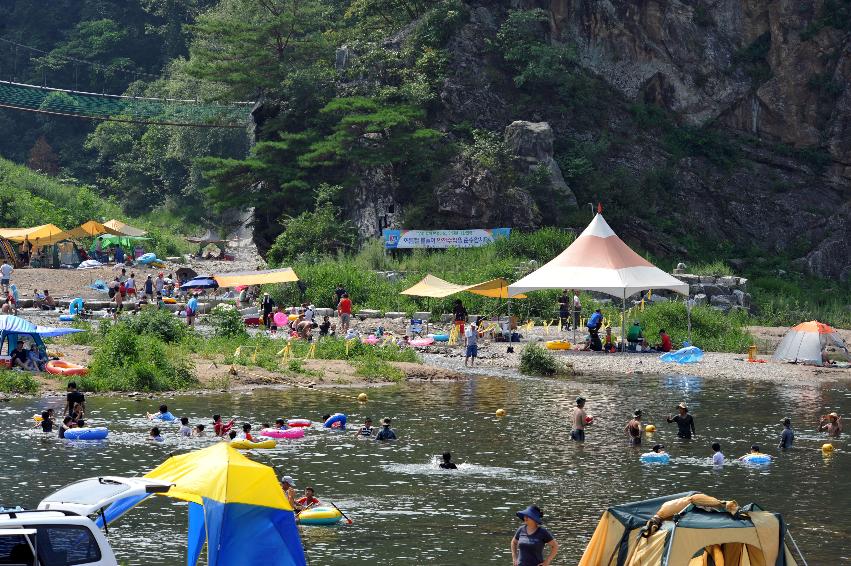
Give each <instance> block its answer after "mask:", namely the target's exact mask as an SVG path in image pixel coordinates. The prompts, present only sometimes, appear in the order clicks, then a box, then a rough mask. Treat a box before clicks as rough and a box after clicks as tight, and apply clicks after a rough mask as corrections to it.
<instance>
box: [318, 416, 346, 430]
mask: <svg viewBox="0 0 851 566" xmlns="http://www.w3.org/2000/svg"><path fill="white" fill-rule="evenodd" d="M334 423H340V426H339V427H338V428H346V415H344V414H343V413H336V414H334V415H331V416H330V417H329V418H328V420H327V421H325V423H324V424H323V425H322V426H324V427H325V428H332V427H333V426H334Z"/></svg>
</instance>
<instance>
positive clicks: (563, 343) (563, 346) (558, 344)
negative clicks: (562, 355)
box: [546, 340, 571, 350]
mask: <svg viewBox="0 0 851 566" xmlns="http://www.w3.org/2000/svg"><path fill="white" fill-rule="evenodd" d="M546 345H547V350H570V346H571V344H570V342H568V341H567V340H550V341H549V342H547V344H546Z"/></svg>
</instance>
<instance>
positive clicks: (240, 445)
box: [230, 438, 278, 450]
mask: <svg viewBox="0 0 851 566" xmlns="http://www.w3.org/2000/svg"><path fill="white" fill-rule="evenodd" d="M230 445H231V446H233V447H234V448H237V449H239V450H250V449H252V448H274V447H275V446H277V445H278V443H277V442H275V441H274V440H272V439H271V438H269V439H267V440H261V441H260V442H251V441H250V440H244V439H241V440H233V441H231V443H230Z"/></svg>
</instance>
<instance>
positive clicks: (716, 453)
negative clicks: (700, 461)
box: [712, 442, 724, 466]
mask: <svg viewBox="0 0 851 566" xmlns="http://www.w3.org/2000/svg"><path fill="white" fill-rule="evenodd" d="M712 452H713V454H712V465H713V466H723V465H724V454H723V453H722V452H721V444H719V443H718V442H713V443H712Z"/></svg>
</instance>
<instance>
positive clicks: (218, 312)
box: [208, 304, 248, 338]
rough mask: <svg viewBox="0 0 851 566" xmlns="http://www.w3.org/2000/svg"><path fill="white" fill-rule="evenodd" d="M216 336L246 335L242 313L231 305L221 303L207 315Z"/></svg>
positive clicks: (237, 336)
mask: <svg viewBox="0 0 851 566" xmlns="http://www.w3.org/2000/svg"><path fill="white" fill-rule="evenodd" d="M208 319H209V321H210V324H212V326H213V330H214V332H215V334H216V336H219V337H221V338H244V337H246V336H248V332H246V331H245V323H244V322H243V320H242V315H241V314H240V313H239V311H238V310H236V308H235V307H234V306H233V305H228V304H221V305H218V306H216V308H214V309H213V310H212V312H210V316H209V317H208Z"/></svg>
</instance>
